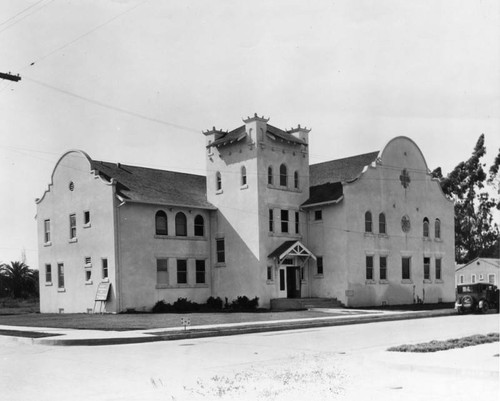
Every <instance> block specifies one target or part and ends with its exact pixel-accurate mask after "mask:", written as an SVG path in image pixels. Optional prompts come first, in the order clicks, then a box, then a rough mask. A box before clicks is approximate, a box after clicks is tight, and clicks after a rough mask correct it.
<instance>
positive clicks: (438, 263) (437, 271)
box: [436, 258, 441, 280]
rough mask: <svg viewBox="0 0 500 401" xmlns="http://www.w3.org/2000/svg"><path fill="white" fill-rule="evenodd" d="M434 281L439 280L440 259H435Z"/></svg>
mask: <svg viewBox="0 0 500 401" xmlns="http://www.w3.org/2000/svg"><path fill="white" fill-rule="evenodd" d="M436 280H441V259H439V258H436Z"/></svg>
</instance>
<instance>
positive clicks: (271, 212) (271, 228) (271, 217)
mask: <svg viewBox="0 0 500 401" xmlns="http://www.w3.org/2000/svg"><path fill="white" fill-rule="evenodd" d="M269 232H271V233H272V232H274V210H273V209H269Z"/></svg>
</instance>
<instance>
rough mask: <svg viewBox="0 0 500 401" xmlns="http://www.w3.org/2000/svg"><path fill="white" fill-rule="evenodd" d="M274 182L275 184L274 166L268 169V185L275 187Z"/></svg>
mask: <svg viewBox="0 0 500 401" xmlns="http://www.w3.org/2000/svg"><path fill="white" fill-rule="evenodd" d="M273 182H274V180H273V168H272V166H269V167H268V168H267V183H268V184H269V185H273Z"/></svg>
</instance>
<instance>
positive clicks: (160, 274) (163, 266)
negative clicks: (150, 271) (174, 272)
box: [103, 258, 168, 285]
mask: <svg viewBox="0 0 500 401" xmlns="http://www.w3.org/2000/svg"><path fill="white" fill-rule="evenodd" d="M103 260H104V259H103ZM106 264H107V263H106ZM156 284H158V285H168V259H167V258H158V259H156Z"/></svg>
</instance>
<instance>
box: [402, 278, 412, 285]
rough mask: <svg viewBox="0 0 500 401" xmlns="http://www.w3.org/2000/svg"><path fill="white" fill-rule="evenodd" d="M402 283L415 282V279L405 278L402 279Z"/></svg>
mask: <svg viewBox="0 0 500 401" xmlns="http://www.w3.org/2000/svg"><path fill="white" fill-rule="evenodd" d="M401 284H413V280H412V279H406V278H405V279H402V280H401Z"/></svg>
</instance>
